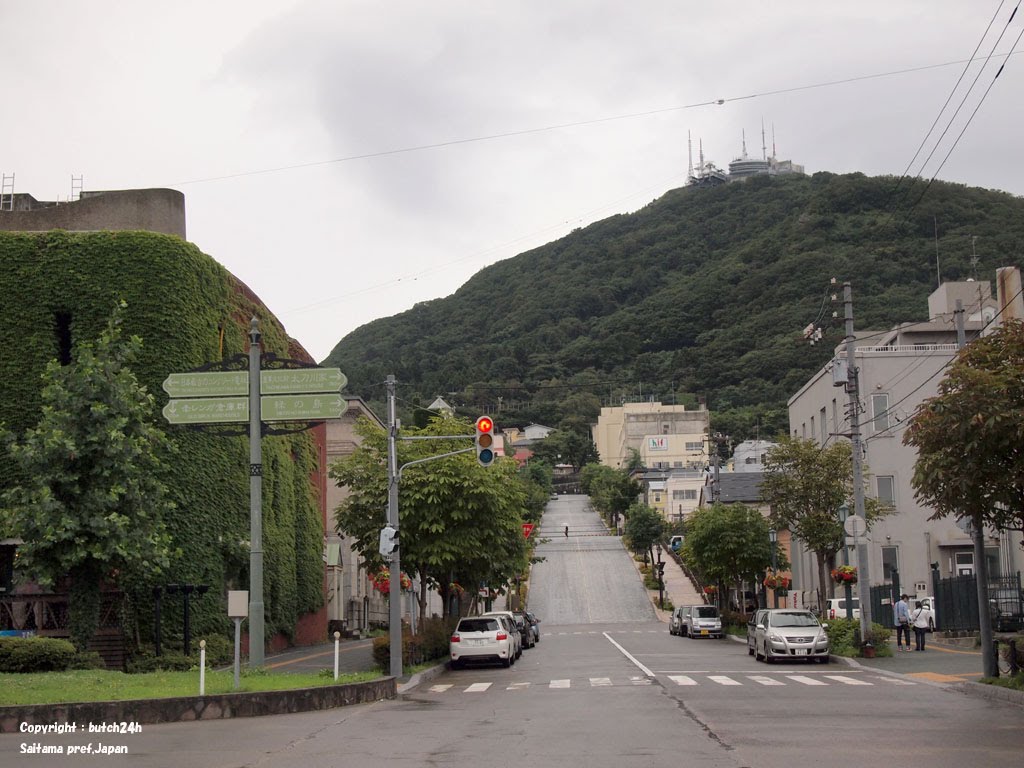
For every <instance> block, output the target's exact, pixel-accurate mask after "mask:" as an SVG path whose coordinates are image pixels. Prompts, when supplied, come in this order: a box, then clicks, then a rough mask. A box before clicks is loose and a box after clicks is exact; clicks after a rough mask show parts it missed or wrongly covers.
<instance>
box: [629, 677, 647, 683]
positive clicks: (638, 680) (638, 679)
mask: <svg viewBox="0 0 1024 768" xmlns="http://www.w3.org/2000/svg"><path fill="white" fill-rule="evenodd" d="M629 682H631V683H632V684H633V685H650V684H651V678H649V677H630V678H629Z"/></svg>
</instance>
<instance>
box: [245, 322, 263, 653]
mask: <svg viewBox="0 0 1024 768" xmlns="http://www.w3.org/2000/svg"><path fill="white" fill-rule="evenodd" d="M260 368H261V347H260V321H259V320H258V319H257V318H255V317H254V318H253V319H252V321H251V322H250V323H249V666H250V667H253V668H257V667H262V666H263V643H264V642H265V641H264V629H263V446H262V445H261V444H260V441H261V440H262V438H263V424H262V422H261V420H260V417H261V413H260Z"/></svg>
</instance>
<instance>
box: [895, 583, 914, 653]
mask: <svg viewBox="0 0 1024 768" xmlns="http://www.w3.org/2000/svg"><path fill="white" fill-rule="evenodd" d="M893 624H895V625H896V649H897V650H900V651H902V650H903V638H904V636H905V637H906V638H907V645H906V648H907V650H908V651H909V650H910V607H909V606H908V605H907V596H906V595H905V594H904V595H900V599H899V601H898V602H897V603H896V605H895V607H894V608H893Z"/></svg>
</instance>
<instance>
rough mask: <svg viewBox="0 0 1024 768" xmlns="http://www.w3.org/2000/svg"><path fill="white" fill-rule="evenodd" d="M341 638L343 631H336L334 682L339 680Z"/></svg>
mask: <svg viewBox="0 0 1024 768" xmlns="http://www.w3.org/2000/svg"><path fill="white" fill-rule="evenodd" d="M340 639H341V632H337V631H335V633H334V682H338V653H339V651H338V642H339V640H340Z"/></svg>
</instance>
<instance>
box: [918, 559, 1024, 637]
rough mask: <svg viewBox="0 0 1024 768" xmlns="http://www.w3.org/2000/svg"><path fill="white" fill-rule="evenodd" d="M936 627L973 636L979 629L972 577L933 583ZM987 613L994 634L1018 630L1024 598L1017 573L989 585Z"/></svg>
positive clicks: (959, 577) (1002, 577) (975, 583)
mask: <svg viewBox="0 0 1024 768" xmlns="http://www.w3.org/2000/svg"><path fill="white" fill-rule="evenodd" d="M934 582H935V627H936V629H941V630H943V631H946V632H976V631H978V630H979V629H981V622H980V621H979V618H978V584H977V579H976V578H975V577H974V576H973V575H972V576H952V577H950V578H946V579H935V580H934ZM988 599H989V611H990V613H991V618H992V626H993V628H994V629H995V630H996V631H997V632H1002V631H1010V630H1014V629H1019V628H1020V627H1021V626H1022V622H1024V595H1022V593H1021V587H1020V572H1019V571H1018V572H1017V573H1015V574H1010V575H1008V576H995V577H992V578H990V579H989V584H988Z"/></svg>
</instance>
